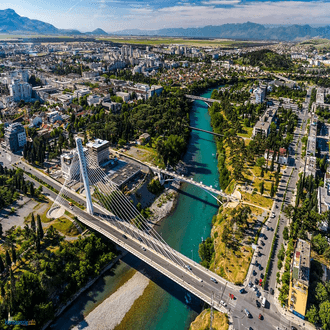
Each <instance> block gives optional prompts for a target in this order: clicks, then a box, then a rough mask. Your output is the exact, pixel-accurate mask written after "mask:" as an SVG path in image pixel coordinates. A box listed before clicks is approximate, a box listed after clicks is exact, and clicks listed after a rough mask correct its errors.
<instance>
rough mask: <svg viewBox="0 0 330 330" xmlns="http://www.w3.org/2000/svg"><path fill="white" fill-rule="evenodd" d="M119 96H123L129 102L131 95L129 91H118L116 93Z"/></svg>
mask: <svg viewBox="0 0 330 330" xmlns="http://www.w3.org/2000/svg"><path fill="white" fill-rule="evenodd" d="M116 95H117V96H119V97H121V98H122V99H123V101H124V102H128V101H129V99H130V95H129V93H125V92H117V93H116Z"/></svg>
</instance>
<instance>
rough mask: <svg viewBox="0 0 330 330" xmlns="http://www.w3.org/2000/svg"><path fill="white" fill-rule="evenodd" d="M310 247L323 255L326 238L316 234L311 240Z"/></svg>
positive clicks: (325, 247)
mask: <svg viewBox="0 0 330 330" xmlns="http://www.w3.org/2000/svg"><path fill="white" fill-rule="evenodd" d="M312 246H313V248H314V250H316V252H317V253H318V254H323V253H324V252H325V250H326V249H327V247H328V241H327V238H326V237H324V236H322V235H321V234H318V235H316V236H314V237H313V238H312Z"/></svg>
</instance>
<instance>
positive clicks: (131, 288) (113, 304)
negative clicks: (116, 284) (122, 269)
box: [73, 272, 149, 330]
mask: <svg viewBox="0 0 330 330" xmlns="http://www.w3.org/2000/svg"><path fill="white" fill-rule="evenodd" d="M148 284H149V279H148V278H147V277H146V276H144V275H143V274H141V273H139V272H136V273H135V274H134V276H133V277H132V278H131V279H129V280H128V281H127V282H126V283H125V284H124V285H123V286H121V287H120V288H119V289H118V290H117V291H116V292H115V293H113V294H112V295H111V296H110V297H109V298H107V299H106V300H105V301H104V302H103V303H102V304H100V305H99V306H98V307H96V308H95V309H94V310H93V311H92V312H91V313H89V314H88V315H87V317H86V318H85V319H84V320H83V321H82V322H80V323H79V324H78V325H77V326H75V327H74V328H73V329H74V330H79V329H82V328H83V329H91V330H92V329H98V330H113V329H114V328H115V327H116V326H117V325H118V324H120V322H121V321H122V320H123V318H124V317H125V315H126V313H127V312H128V311H129V310H130V309H131V307H132V305H133V304H134V302H135V300H136V299H138V298H139V297H140V296H141V295H142V294H143V292H144V290H145V289H146V287H147V286H148Z"/></svg>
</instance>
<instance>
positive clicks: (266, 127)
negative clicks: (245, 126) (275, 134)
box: [252, 106, 277, 137]
mask: <svg viewBox="0 0 330 330" xmlns="http://www.w3.org/2000/svg"><path fill="white" fill-rule="evenodd" d="M276 113H277V106H272V107H269V108H268V109H267V110H266V111H265V113H264V114H263V116H262V117H261V119H260V120H259V121H258V122H257V123H256V124H255V125H254V127H253V131H252V135H253V136H255V135H257V134H258V133H261V134H262V135H264V136H266V137H267V136H268V134H269V132H270V125H271V123H272V122H273V121H274V120H275V117H276Z"/></svg>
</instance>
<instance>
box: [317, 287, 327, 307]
mask: <svg viewBox="0 0 330 330" xmlns="http://www.w3.org/2000/svg"><path fill="white" fill-rule="evenodd" d="M315 298H316V299H317V301H318V302H319V303H320V304H321V303H323V302H325V301H328V299H329V295H328V291H327V289H326V288H325V286H324V285H323V284H322V283H321V282H318V283H317V286H316V288H315Z"/></svg>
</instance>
